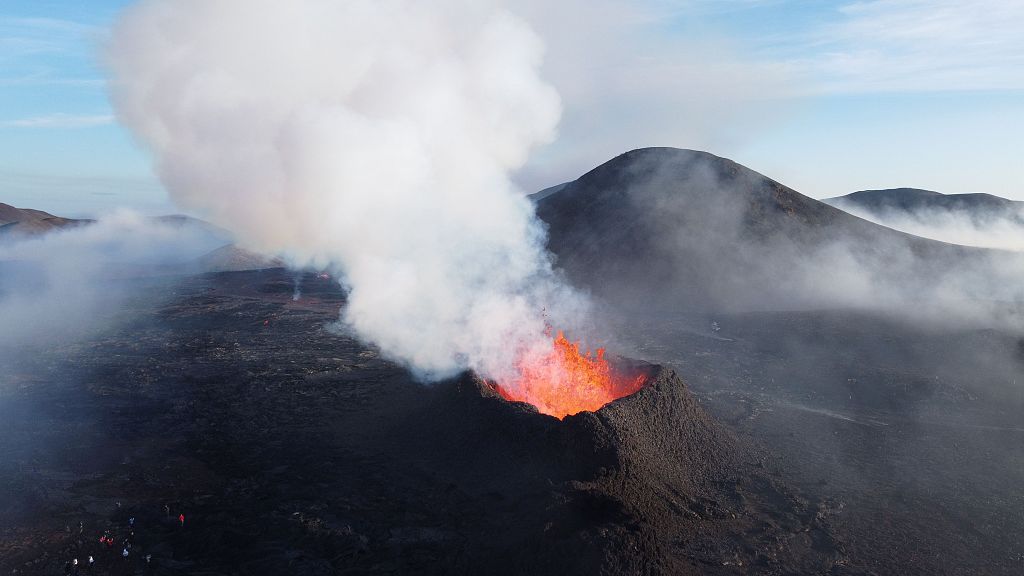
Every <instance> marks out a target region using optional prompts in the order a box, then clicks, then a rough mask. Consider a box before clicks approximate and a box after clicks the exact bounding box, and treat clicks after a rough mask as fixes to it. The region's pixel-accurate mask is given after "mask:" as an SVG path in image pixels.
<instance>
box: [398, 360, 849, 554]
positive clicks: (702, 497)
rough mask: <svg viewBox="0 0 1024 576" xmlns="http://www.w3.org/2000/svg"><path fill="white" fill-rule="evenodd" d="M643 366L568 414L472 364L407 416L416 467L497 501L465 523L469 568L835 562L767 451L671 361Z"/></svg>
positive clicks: (827, 540)
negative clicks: (635, 384)
mask: <svg viewBox="0 0 1024 576" xmlns="http://www.w3.org/2000/svg"><path fill="white" fill-rule="evenodd" d="M646 370H647V371H648V374H649V376H648V381H647V385H646V386H645V387H644V388H643V389H641V390H640V391H639V392H637V393H636V394H633V395H631V396H628V397H626V398H622V399H619V400H617V401H615V402H613V403H611V404H609V405H607V406H605V407H603V408H602V409H600V410H598V411H597V412H593V413H592V412H583V413H580V414H577V415H575V416H569V417H567V418H565V419H564V420H562V421H559V420H557V419H555V418H552V417H549V416H545V415H541V414H539V413H537V412H536V410H535V409H534V408H532V407H531V406H529V405H526V404H521V403H510V402H507V401H505V400H504V399H502V398H501V397H500V396H498V395H497V393H495V392H494V391H493V389H492V388H491V387H490V385H489V384H487V383H485V382H483V381H481V380H479V379H477V378H475V377H473V376H472V375H466V376H464V377H463V378H460V379H458V380H456V381H453V382H451V383H448V384H444V385H442V386H441V389H440V390H439V393H438V395H437V397H436V398H435V399H434V402H433V403H432V404H431V407H430V409H429V410H428V411H425V412H424V413H423V414H422V419H413V420H410V421H409V422H408V423H407V424H406V425H407V426H410V427H412V428H413V429H414V430H416V431H417V432H418V434H416V436H417V438H415V439H413V438H408V437H407V438H405V440H404V441H403V442H402V443H401V444H402V445H404V446H405V449H406V450H408V451H409V452H410V456H411V457H413V458H414V459H415V461H416V465H417V466H420V467H423V468H425V469H430V470H432V473H434V474H447V475H450V476H452V477H453V478H457V479H456V480H453V481H454V482H455V484H456V485H457V486H459V488H460V490H464V491H466V492H467V495H468V496H469V497H470V498H471V499H473V500H477V501H481V502H485V501H486V500H488V498H491V499H495V502H494V506H495V507H496V508H495V511H497V510H500V511H501V512H500V514H496V515H493V516H488V515H484V516H482V517H480V518H479V519H478V520H477V521H479V522H481V524H480V525H479V526H475V527H474V529H472V530H469V532H468V537H469V542H468V545H467V550H468V551H470V554H469V556H468V557H467V559H466V561H467V563H468V564H467V566H468V567H470V570H469V573H486V574H541V573H545V574H546V573H559V574H715V573H734V572H736V571H737V570H739V571H743V572H747V571H750V570H753V571H765V572H775V571H780V570H781V571H787V572H802V573H811V572H818V571H827V570H829V569H831V568H832V567H834V566H836V564H837V563H838V562H840V560H841V558H842V546H841V545H839V544H838V542H836V540H835V538H834V537H833V535H832V534H831V532H830V531H829V530H828V528H827V526H825V525H824V524H822V523H821V522H819V521H818V519H817V517H816V516H815V513H814V512H812V511H810V510H809V509H808V504H807V502H806V501H804V500H802V499H800V498H799V497H797V496H795V495H793V494H792V493H790V492H789V491H788V490H786V489H785V488H784V487H782V486H780V485H779V484H778V482H776V481H775V480H773V479H772V478H771V477H770V476H769V474H768V472H767V470H765V469H764V468H763V462H764V456H763V455H761V454H760V453H759V452H758V451H757V450H756V449H754V448H752V447H750V446H748V445H745V444H742V443H740V442H739V441H737V439H736V438H735V437H734V436H733V435H732V434H730V433H729V432H728V431H727V430H726V429H725V428H723V427H722V426H721V425H720V424H718V423H717V422H715V421H714V420H712V419H711V418H710V417H709V416H708V415H707V413H706V412H705V411H704V410H703V409H702V408H701V407H700V406H699V404H698V403H697V401H696V398H695V397H694V396H693V395H692V394H691V393H690V391H689V390H688V389H687V388H686V386H685V385H684V384H683V383H682V381H681V380H680V379H679V377H678V376H677V375H676V374H675V373H674V372H673V371H671V370H668V369H664V368H659V367H650V366H649V367H647V368H646ZM445 415H450V417H449V416H445ZM404 428H405V426H403V429H404ZM405 434H409V435H410V436H412V434H411V433H409V432H404V433H403V436H404V435H405ZM410 442H411V443H412V446H410V445H409V444H410ZM412 455H415V456H412ZM740 543H742V544H740ZM744 567H746V568H744Z"/></svg>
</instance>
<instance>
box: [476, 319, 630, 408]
mask: <svg viewBox="0 0 1024 576" xmlns="http://www.w3.org/2000/svg"><path fill="white" fill-rule="evenodd" d="M517 367H518V369H519V379H518V380H517V381H516V382H512V383H511V384H509V385H507V386H506V385H500V384H499V385H497V386H496V389H497V390H498V393H499V394H501V395H502V397H504V398H505V399H506V400H512V401H515V402H527V403H529V404H533V405H534V406H536V407H537V409H538V410H539V411H540V412H542V413H544V414H549V415H551V416H555V417H556V418H559V419H561V418H565V417H566V416H570V415H572V414H577V413H579V412H583V411H586V410H589V411H594V410H597V409H598V408H600V407H602V406H604V405H605V404H607V403H609V402H611V401H612V400H616V399H618V398H622V397H623V396H629V395H630V394H632V393H634V392H636V391H637V390H639V389H640V388H642V387H643V385H644V377H643V376H642V375H641V376H637V377H634V378H630V377H623V376H620V375H616V374H615V373H614V372H613V371H612V368H611V366H610V365H609V364H608V361H607V360H605V359H604V349H603V348H599V349H598V350H597V354H595V355H591V354H590V352H586V353H580V347H579V344H576V343H573V342H570V341H569V340H568V339H567V338H566V337H565V335H563V334H562V333H561V332H559V333H558V336H557V337H556V338H555V339H554V341H553V343H552V347H551V350H550V351H549V352H547V353H545V354H540V355H530V356H524V357H523V358H520V360H519V362H518V363H517Z"/></svg>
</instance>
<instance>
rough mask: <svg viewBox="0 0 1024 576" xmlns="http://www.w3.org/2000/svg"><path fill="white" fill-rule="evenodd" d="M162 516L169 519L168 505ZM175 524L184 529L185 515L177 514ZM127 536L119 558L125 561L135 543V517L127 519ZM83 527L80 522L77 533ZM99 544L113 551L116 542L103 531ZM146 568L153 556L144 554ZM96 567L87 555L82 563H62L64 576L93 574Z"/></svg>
mask: <svg viewBox="0 0 1024 576" xmlns="http://www.w3.org/2000/svg"><path fill="white" fill-rule="evenodd" d="M117 507H118V508H119V509H120V508H121V503H120V502H118V503H117ZM164 514H165V515H166V516H167V517H168V518H170V516H171V508H170V506H168V505H165V506H164ZM177 524H178V526H179V527H180V528H184V527H185V514H184V513H180V514H178V518H177ZM127 528H128V535H127V536H125V538H124V539H123V540H122V541H121V545H120V546H119V548H120V556H121V558H122V559H123V560H125V561H127V560H128V559H129V558H130V557H131V555H132V545H133V544H134V543H135V517H134V516H132V517H130V518H128V526H127ZM84 529H85V527H84V524H83V523H82V522H79V523H78V532H79V534H81V533H82V532H83V531H84ZM99 544H100V546H101V548H105V549H106V550H110V551H114V550H115V545H116V544H117V540H116V539H115V538H114V535H113V534H112V533H111V531H110V530H104V532H103V535H102V536H100V538H99ZM143 558H144V560H145V562H146V566H147V567H151V566H152V563H153V555H152V554H146V555H145V556H144V557H143ZM95 567H96V558H95V557H94V556H93V555H91V554H90V555H88V557H86V558H85V559H84V560H83V561H82V562H79V559H78V558H72V559H70V560H68V561H67V562H65V563H64V574H65V576H82V575H83V574H93V573H94V569H95Z"/></svg>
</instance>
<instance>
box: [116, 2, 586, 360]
mask: <svg viewBox="0 0 1024 576" xmlns="http://www.w3.org/2000/svg"><path fill="white" fill-rule="evenodd" d="M542 56H543V45H542V43H541V41H540V40H539V38H538V37H537V36H536V35H535V34H534V33H533V32H532V31H531V30H530V29H529V27H528V26H527V25H526V24H525V23H524V22H523V21H522V20H520V19H518V18H517V17H515V16H514V15H513V14H511V13H510V12H508V11H506V10H504V9H503V8H502V7H501V6H500V5H498V3H497V2H492V1H486V0H485V1H481V0H439V1H431V2H424V1H415V0H290V1H288V2H282V1H281V0H147V1H143V2H140V3H139V4H138V5H136V6H134V7H132V8H130V9H129V10H128V11H127V12H126V13H125V15H124V16H123V17H122V19H121V20H120V22H119V23H118V24H117V26H116V27H115V30H114V31H113V35H112V38H111V43H110V47H109V64H110V68H111V71H112V81H111V86H112V93H113V99H114V102H115V106H116V109H117V112H118V116H119V118H120V119H121V121H122V122H123V123H125V124H126V125H127V126H128V127H129V128H130V129H131V130H132V131H133V132H134V133H135V134H136V135H137V137H138V138H139V139H140V140H141V141H142V142H143V144H144V145H146V146H147V147H148V148H149V149H150V150H151V151H152V153H153V154H154V157H155V161H156V165H157V169H158V171H159V175H160V177H161V179H162V181H163V183H164V185H165V186H166V187H167V189H168V190H169V191H170V193H171V195H172V197H173V199H174V200H175V201H176V202H177V203H178V204H180V205H181V206H182V207H184V208H186V209H189V210H192V211H196V212H199V213H201V214H202V215H204V216H205V217H207V218H209V219H211V220H213V221H214V222H216V223H217V224H219V225H222V226H224V227H227V228H229V229H231V230H232V231H234V232H236V233H237V234H239V235H240V237H241V238H242V239H243V242H244V243H246V244H248V245H249V246H250V247H253V248H256V249H258V250H261V251H264V252H269V253H281V254H286V255H287V256H289V257H290V258H291V259H292V260H293V261H294V262H295V263H296V264H298V265H310V266H316V267H324V266H335V267H337V268H339V269H340V271H341V272H342V273H343V274H344V277H345V279H346V282H347V284H348V285H349V286H350V288H351V294H350V301H349V304H348V306H347V309H346V311H345V313H344V314H345V317H344V320H345V321H346V322H348V323H349V324H350V325H351V326H352V327H354V329H355V330H356V331H357V332H358V333H359V334H360V335H362V336H363V337H364V338H366V339H368V340H370V341H372V342H374V343H376V344H377V345H379V346H380V347H381V348H382V350H383V351H384V352H385V353H387V354H388V355H390V356H391V357H393V358H395V359H397V360H400V361H402V362H404V363H406V364H407V365H409V366H410V367H412V368H413V369H415V370H417V371H419V372H420V373H422V374H426V375H432V376H438V375H443V374H450V373H452V372H453V371H456V370H459V369H462V368H465V367H469V368H474V369H477V370H479V371H481V372H483V373H484V374H485V375H490V376H492V377H498V378H504V377H508V376H510V375H511V372H510V371H511V370H512V368H513V364H514V357H515V356H516V355H517V354H518V353H519V351H520V350H521V349H522V348H523V347H531V346H536V345H539V342H540V341H541V340H542V339H543V338H544V336H543V319H542V317H541V310H542V308H543V307H548V309H549V311H550V310H551V306H554V307H555V311H556V314H557V311H558V310H562V309H564V307H565V306H566V305H567V304H566V302H569V303H570V304H571V303H572V302H574V301H575V300H574V299H573V297H572V295H571V294H570V293H569V291H568V290H567V289H566V288H564V287H562V286H561V285H560V284H559V283H558V282H557V281H556V280H555V279H554V278H553V275H552V273H551V267H550V263H549V261H548V259H547V257H546V253H545V251H544V249H543V231H542V229H541V228H540V227H539V225H538V224H537V222H536V220H535V217H534V215H533V209H532V207H531V205H530V203H529V201H528V200H527V199H525V198H524V197H523V195H522V194H521V193H520V192H519V191H518V190H516V189H515V188H514V187H513V185H512V184H511V183H510V180H509V176H508V175H509V172H510V171H511V170H514V169H516V168H518V167H520V166H521V165H522V164H523V163H524V162H525V160H526V158H527V156H528V153H529V152H530V150H531V148H533V147H534V146H536V145H538V144H542V143H545V142H548V141H550V140H551V139H552V138H553V137H554V133H555V128H556V125H557V122H558V118H559V115H560V101H559V97H558V95H557V93H556V92H555V90H554V89H553V88H552V87H550V86H549V85H548V84H546V83H545V82H544V81H543V80H542V79H541V78H540V77H539V75H538V70H539V68H540V65H541V62H542Z"/></svg>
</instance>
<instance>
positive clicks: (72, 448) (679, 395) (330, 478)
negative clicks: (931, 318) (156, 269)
mask: <svg viewBox="0 0 1024 576" xmlns="http://www.w3.org/2000/svg"><path fill="white" fill-rule="evenodd" d="M293 291H294V279H293V276H292V275H291V273H288V272H285V271H283V270H268V271H262V272H237V273H219V274H211V275H206V276H200V277H194V278H185V279H178V280H173V281H172V280H167V281H166V282H162V283H160V284H158V285H147V286H145V287H144V289H140V290H139V291H138V293H137V294H136V296H135V297H134V298H133V299H132V300H131V302H129V303H128V305H127V306H126V307H124V308H123V309H122V311H121V312H120V313H119V316H118V317H117V318H114V319H111V321H112V322H111V323H110V324H103V325H97V327H96V329H95V330H94V331H93V333H92V334H90V335H89V336H88V337H84V338H79V339H77V340H75V341H74V342H67V343H64V344H61V345H59V346H52V347H48V348H47V349H46V350H38V349H35V350H25V351H23V352H24V353H22V354H18V355H16V356H15V358H16V359H15V360H14V361H12V362H9V363H7V365H5V366H3V367H2V368H0V573H3V574H14V573H17V574H60V573H62V570H63V569H64V565H65V563H66V562H68V561H69V560H71V559H72V558H78V559H79V561H80V562H82V563H84V562H85V558H86V557H88V556H89V555H92V556H94V557H95V558H96V560H97V565H96V566H95V567H94V568H93V569H92V571H91V573H95V574H133V573H153V574H185V573H187V574H210V575H212V574H268V575H269V574H277V575H279V574H303V575H308V574H388V573H393V574H410V573H412V574H523V573H533V574H539V573H561V574H565V573H569V574H595V573H603V574H627V573H628V574H748V573H756V574H808V573H818V574H883V573H902V574H938V573H948V574H1017V573H1020V571H1021V569H1022V568H1024V563H1022V561H1021V556H1020V553H1021V551H1022V550H1024V548H1022V547H1021V546H1020V541H1019V536H1018V535H1019V534H1021V532H1022V531H1021V530H1020V527H1021V526H1024V522H1022V521H1021V518H1020V512H1019V511H1020V510H1024V507H1022V506H1021V504H1022V502H1021V501H1020V498H1021V496H1020V491H1019V490H1018V489H1017V488H1016V487H1018V486H1019V485H1020V484H1019V480H1021V479H1022V478H1020V476H1021V471H1022V467H1021V466H1020V464H1021V462H1024V460H1022V459H1021V454H1022V450H1021V449H1020V446H1021V443H1020V439H1021V436H1020V434H1021V430H1020V428H1021V427H1020V426H1018V425H1017V424H1015V422H1019V420H1018V421H1015V420H1014V419H1015V418H1019V417H1018V416H1016V414H1019V412H1016V413H1012V412H1008V413H1006V414H1004V415H1003V420H998V419H996V420H993V419H992V418H981V417H980V416H977V415H972V414H971V413H970V412H969V410H965V411H963V413H962V414H961V416H963V417H964V418H965V420H963V421H962V422H963V423H968V424H971V423H973V424H972V425H977V426H980V424H977V423H978V422H981V421H982V420H984V421H985V422H987V424H985V426H991V428H979V427H974V428H964V427H962V426H959V425H958V426H953V425H949V424H948V421H943V422H947V423H946V424H942V425H936V426H931V425H928V424H922V422H925V419H924V416H928V417H929V418H931V417H932V416H933V415H930V413H928V412H927V411H926V409H928V410H940V409H942V408H943V406H945V405H944V404H941V403H940V404H936V403H934V402H928V403H925V402H923V401H918V399H920V398H927V399H934V398H936V397H941V398H945V397H946V395H948V396H949V399H950V402H961V404H963V405H964V406H971V404H970V403H969V402H966V401H963V399H964V398H969V397H970V395H971V394H974V395H975V396H976V397H977V394H978V392H977V391H975V390H973V389H971V388H970V387H958V386H956V385H952V384H949V385H947V383H938V384H933V383H931V382H930V381H929V380H928V377H927V375H921V377H920V378H917V379H914V378H909V379H904V380H901V381H900V382H902V383H905V387H904V390H903V391H900V390H899V386H890V387H888V388H886V389H887V390H892V393H891V394H886V395H883V396H882V397H878V398H875V397H872V398H871V399H870V400H871V401H870V402H866V401H862V399H861V398H860V397H859V396H858V399H857V400H853V397H854V396H853V392H854V391H856V390H859V389H860V388H864V389H869V388H870V387H869V386H866V385H864V386H861V385H855V384H849V385H848V386H849V387H852V389H851V390H849V391H850V392H851V393H850V394H847V396H849V398H847V399H846V400H845V401H843V399H842V397H841V395H840V394H839V392H837V390H838V389H837V388H836V387H835V386H822V387H820V390H822V392H820V395H818V396H815V395H814V394H813V393H812V389H813V386H812V382H813V374H814V372H813V368H814V366H816V365H817V364H815V362H825V361H826V360H824V359H823V358H824V357H823V356H821V355H819V354H818V352H821V351H823V350H825V349H827V347H828V341H827V339H823V338H821V337H820V334H821V333H827V332H829V330H830V329H831V328H829V327H833V326H860V325H858V324H856V323H854V322H851V320H850V318H846V317H841V316H840V317H835V318H833V317H829V316H828V315H824V316H822V315H811V316H808V317H801V316H799V315H795V316H794V315H790V316H786V318H785V319H784V320H782V319H779V318H774V319H773V318H767V319H766V318H758V317H744V318H739V317H736V318H724V319H716V320H714V321H715V322H717V323H718V324H716V327H717V328H718V330H711V329H709V328H708V326H710V323H709V322H707V320H708V319H705V318H698V319H694V318H690V317H687V318H665V319H664V321H663V322H654V321H643V319H640V320H641V321H638V322H632V323H629V325H623V326H617V327H616V329H617V330H620V331H621V334H622V336H623V341H622V345H623V346H624V347H625V346H627V345H629V347H628V348H624V349H625V350H628V351H630V353H631V354H634V355H638V356H643V357H645V358H646V359H649V360H654V361H657V362H660V363H664V364H665V365H666V366H668V365H671V366H672V367H674V368H675V369H676V371H678V373H679V374H681V375H682V376H683V379H684V380H685V382H686V384H684V383H683V380H680V379H679V377H678V376H676V372H674V371H673V370H671V369H669V368H659V367H656V366H653V365H640V364H637V365H636V369H643V370H647V371H649V374H650V386H648V387H647V388H645V389H644V390H643V391H641V392H640V393H638V394H636V395H634V396H632V397H630V398H627V399H624V400H621V401H619V402H617V403H615V404H613V405H611V406H609V407H607V408H605V409H603V410H601V411H600V412H599V413H597V414H582V415H579V416H577V417H571V418H568V419H566V420H565V421H558V420H555V419H552V418H549V417H546V416H542V415H539V414H537V413H535V412H534V411H532V410H530V409H529V407H526V406H524V405H517V404H510V403H508V402H505V401H504V400H502V399H500V398H499V397H497V396H496V395H495V394H494V393H493V391H491V389H490V388H489V387H488V386H487V385H486V384H485V383H483V382H480V381H478V380H476V379H474V378H473V377H472V376H470V375H466V376H464V377H462V378H459V379H456V380H453V381H449V382H443V383H439V384H435V385H432V386H423V385H421V384H419V383H416V382H415V381H414V380H413V379H412V378H411V377H410V375H409V374H408V373H407V372H406V371H404V370H403V369H401V368H399V367H397V366H395V365H393V364H391V363H390V362H387V361H386V360H384V359H382V358H381V357H380V356H379V354H378V352H377V351H376V350H374V349H373V348H371V347H367V346H365V345H363V344H361V343H360V342H358V341H357V340H356V339H354V338H353V337H352V336H350V335H348V334H346V333H345V332H344V330H343V329H341V328H339V327H337V326H336V325H335V320H336V318H337V313H338V309H339V307H340V306H342V305H344V296H343V294H342V293H341V291H340V289H339V288H338V287H337V284H336V282H334V281H333V280H331V279H329V278H320V277H317V276H315V275H306V276H305V277H304V278H303V279H302V297H301V298H300V299H298V300H294V299H293ZM706 322H707V323H706ZM779 322H783V325H780V324H778V323H779ZM641 327H643V328H641ZM815 327H817V328H816V329H817V330H818V337H814V336H813V334H814V333H815V332H814V330H813V329H815ZM867 328H870V329H872V330H874V329H876V328H877V326H876V325H870V326H860V327H859V328H857V330H861V329H865V330H866V329H867ZM783 329H785V333H793V332H794V331H796V332H800V331H805V332H806V333H807V334H810V335H811V336H808V338H810V339H812V340H815V341H817V342H819V348H818V349H817V352H815V350H811V351H810V352H808V354H809V355H811V356H808V357H807V362H806V363H805V364H804V369H803V370H797V369H796V368H795V367H793V366H790V363H788V362H787V361H786V359H792V358H793V355H792V353H791V352H792V350H793V348H791V347H787V346H790V345H791V344H792V345H797V344H799V343H798V342H784V341H782V340H780V339H779V338H777V337H773V336H772V335H776V334H778V333H782V332H779V331H781V330H783ZM857 330H854V331H853V332H850V334H853V333H855V332H856V333H859V332H857ZM808 331H809V332H808ZM992 338H994V340H993V341H1000V342H1001V340H998V338H997V337H995V336H992ZM918 341H921V338H919V339H918ZM772 346H775V347H774V348H773V347H772ZM928 346H932V344H928V345H927V346H925V348H927V347H928ZM844 349H846V348H844ZM852 350H853V352H851V353H852V354H856V353H857V348H856V346H854V347H853V348H852ZM899 352H900V351H896V352H894V354H896V355H898V353H899ZM895 357H896V356H894V358H895ZM893 361H894V362H895V360H893ZM922 361H923V360H922ZM622 362H627V361H625V360H622ZM872 362H874V364H872V365H873V366H875V367H876V368H871V367H870V366H868V365H865V366H864V368H863V370H864V371H865V374H867V376H865V375H863V374H860V373H858V374H851V375H850V376H849V378H851V379H855V380H856V379H858V378H860V379H863V378H867V377H870V376H871V375H872V374H873V375H874V376H875V377H876V380H877V378H888V377H889V376H892V377H897V376H899V377H902V376H907V375H908V374H909V372H898V371H897V372H893V371H892V370H891V368H890V367H889V365H888V364H885V363H884V362H882V359H880V358H874V359H873V360H872ZM872 370H875V371H874V372H872ZM797 374H804V376H799V377H798V378H797V377H796V376H794V375H797ZM772 378H775V379H777V381H778V383H777V384H774V385H773V384H772V382H773V380H772ZM794 378H796V379H795V381H794ZM863 381H864V380H856V382H863ZM829 391H831V392H829ZM858 406H859V407H860V408H858ZM900 406H913V407H914V411H913V413H912V414H911V413H908V412H906V411H903V412H901V411H900V410H901V409H900ZM705 408H708V411H707V412H706V411H705ZM981 412H982V413H985V414H988V411H987V409H985V410H981ZM709 413H710V414H709ZM910 416H914V419H913V420H912V421H911V420H908V419H909V418H910ZM934 416H938V414H935V415H934ZM958 422H960V421H958ZM894 431H898V432H894ZM904 440H908V441H907V442H904ZM958 442H963V444H958ZM950 443H952V444H953V447H952V448H950ZM984 450H988V451H987V452H986V451H984ZM945 453H954V454H957V458H958V459H959V461H960V462H962V463H963V464H964V465H965V466H974V467H975V469H974V470H973V471H962V470H960V469H959V468H957V469H951V468H948V467H947V466H946V465H944V464H943V463H944V462H948V459H947V460H944V458H945V456H944V454H945ZM853 470H855V471H856V472H857V473H856V474H854V473H853V472H852V471H853ZM179 515H184V523H182V522H181V521H180V516H179ZM131 518H134V519H135V520H134V525H131V523H130V520H129V519H131ZM108 532H109V534H110V535H111V537H113V538H114V540H115V545H114V546H113V547H109V548H108V547H107V546H106V545H105V544H101V543H100V542H99V538H100V537H101V536H102V535H104V534H106V533H108ZM126 540H127V541H130V542H131V548H130V550H129V555H128V557H127V559H124V558H122V556H121V554H122V549H123V545H124V543H125V541H126ZM147 556H150V558H151V560H150V562H149V563H147V562H146V557H147ZM80 572H82V573H86V570H85V569H82V570H80Z"/></svg>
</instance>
